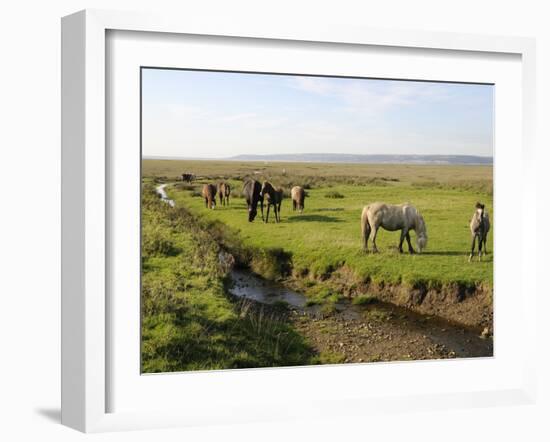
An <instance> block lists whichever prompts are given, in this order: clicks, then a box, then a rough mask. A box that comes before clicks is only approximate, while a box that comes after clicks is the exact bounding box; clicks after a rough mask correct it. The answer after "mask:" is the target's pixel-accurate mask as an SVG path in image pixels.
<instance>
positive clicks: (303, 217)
mask: <svg viewBox="0 0 550 442" xmlns="http://www.w3.org/2000/svg"><path fill="white" fill-rule="evenodd" d="M300 221H317V222H321V223H341V222H342V220H341V219H338V218H335V217H333V216H326V215H297V216H289V217H288V222H289V223H297V222H300Z"/></svg>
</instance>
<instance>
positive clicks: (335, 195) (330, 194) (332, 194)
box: [325, 190, 344, 199]
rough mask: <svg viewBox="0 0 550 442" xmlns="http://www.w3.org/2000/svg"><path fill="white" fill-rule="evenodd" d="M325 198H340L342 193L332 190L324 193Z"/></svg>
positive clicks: (342, 196)
mask: <svg viewBox="0 0 550 442" xmlns="http://www.w3.org/2000/svg"><path fill="white" fill-rule="evenodd" d="M325 198H334V199H341V198H344V195H342V194H341V193H340V192H338V191H336V190H332V191H330V192H327V193H325Z"/></svg>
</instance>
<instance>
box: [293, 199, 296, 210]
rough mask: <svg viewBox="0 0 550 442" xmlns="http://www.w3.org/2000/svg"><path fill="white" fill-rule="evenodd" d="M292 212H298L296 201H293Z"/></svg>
mask: <svg viewBox="0 0 550 442" xmlns="http://www.w3.org/2000/svg"><path fill="white" fill-rule="evenodd" d="M292 211H293V212H296V201H294V200H292Z"/></svg>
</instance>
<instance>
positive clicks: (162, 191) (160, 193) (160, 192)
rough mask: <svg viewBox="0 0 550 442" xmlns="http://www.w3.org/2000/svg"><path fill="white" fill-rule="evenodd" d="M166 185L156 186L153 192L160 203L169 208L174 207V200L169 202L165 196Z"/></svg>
mask: <svg viewBox="0 0 550 442" xmlns="http://www.w3.org/2000/svg"><path fill="white" fill-rule="evenodd" d="M166 186H167V184H161V185H160V186H157V187H156V188H155V191H156V192H157V195H158V196H159V197H160V199H161V200H162V201H164V202H165V203H166V204H168V205H169V206H170V207H175V205H176V203H175V202H174V200H171V199H170V198H168V195H167V194H166V190H165V188H166Z"/></svg>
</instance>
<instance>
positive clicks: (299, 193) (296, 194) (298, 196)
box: [290, 186, 306, 213]
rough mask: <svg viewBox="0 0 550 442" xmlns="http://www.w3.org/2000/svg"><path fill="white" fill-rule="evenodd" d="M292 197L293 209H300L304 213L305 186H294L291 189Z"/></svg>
mask: <svg viewBox="0 0 550 442" xmlns="http://www.w3.org/2000/svg"><path fill="white" fill-rule="evenodd" d="M290 197H291V198H292V210H298V211H299V212H300V213H302V212H303V210H304V200H305V198H306V192H305V191H304V189H303V187H300V186H294V187H293V188H292V190H291V191H290Z"/></svg>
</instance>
